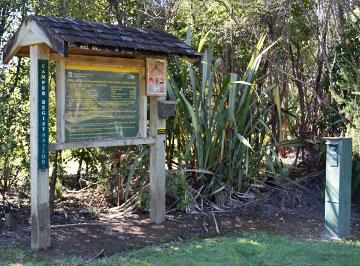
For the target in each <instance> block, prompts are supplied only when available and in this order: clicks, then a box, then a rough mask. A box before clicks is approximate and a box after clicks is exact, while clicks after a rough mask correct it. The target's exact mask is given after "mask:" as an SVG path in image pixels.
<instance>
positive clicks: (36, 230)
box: [30, 45, 50, 251]
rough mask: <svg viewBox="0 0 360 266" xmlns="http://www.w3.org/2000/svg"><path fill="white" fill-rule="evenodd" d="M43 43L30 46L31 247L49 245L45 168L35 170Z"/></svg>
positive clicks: (45, 52) (45, 51)
mask: <svg viewBox="0 0 360 266" xmlns="http://www.w3.org/2000/svg"><path fill="white" fill-rule="evenodd" d="M48 58H49V49H48V47H47V46H45V45H31V46H30V178H31V249H32V250H34V251H37V250H43V249H47V248H48V247H49V246H50V213H49V169H45V170H39V161H38V154H39V116H38V114H39V113H38V108H39V107H38V106H39V98H38V83H39V77H38V71H39V70H38V60H39V59H48Z"/></svg>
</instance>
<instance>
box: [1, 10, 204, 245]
mask: <svg viewBox="0 0 360 266" xmlns="http://www.w3.org/2000/svg"><path fill="white" fill-rule="evenodd" d="M3 56H4V62H5V63H7V62H9V60H10V59H11V58H12V57H13V56H28V57H30V153H31V154H30V176H31V248H32V249H33V250H43V249H47V248H48V247H49V246H50V214H49V151H56V150H64V149H76V148H87V147H111V146H127V145H143V144H146V145H150V219H151V221H152V222H154V223H161V222H163V221H164V219H165V140H166V136H165V124H166V118H167V117H168V116H167V115H161V116H159V115H158V114H159V112H158V106H159V100H161V101H164V100H165V99H166V78H167V73H166V71H167V59H168V57H169V56H180V57H183V58H185V59H188V60H198V59H199V57H200V55H199V54H198V53H197V52H196V51H195V50H194V49H192V48H191V47H190V46H188V45H187V44H185V43H184V42H182V41H181V40H179V39H178V38H176V37H174V36H173V35H171V34H169V33H166V32H163V31H159V30H156V31H153V30H148V29H140V28H131V27H123V26H119V25H110V24H102V23H97V22H92V21H81V20H74V19H69V18H56V17H44V16H30V17H28V19H27V20H26V21H25V22H24V23H23V24H22V25H21V26H20V28H19V30H18V31H17V32H16V34H15V35H14V36H13V37H12V38H11V39H10V41H9V42H8V43H7V44H6V46H5V48H4V55H3ZM49 61H55V62H56V133H57V141H56V143H49V136H48V135H49V123H48V120H49V80H48V79H49ZM148 101H149V103H150V118H149V120H150V123H149V124H150V128H147V125H148V117H147V113H148V112H147V110H148Z"/></svg>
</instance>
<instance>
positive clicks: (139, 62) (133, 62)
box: [50, 53, 145, 68]
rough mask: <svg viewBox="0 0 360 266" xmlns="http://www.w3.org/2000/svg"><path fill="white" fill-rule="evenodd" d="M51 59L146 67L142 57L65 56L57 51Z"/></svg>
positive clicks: (85, 63) (99, 64)
mask: <svg viewBox="0 0 360 266" xmlns="http://www.w3.org/2000/svg"><path fill="white" fill-rule="evenodd" d="M50 59H51V60H53V61H60V60H65V63H66V64H68V65H95V66H107V67H119V68H121V67H135V68H141V67H145V60H144V59H140V58H135V59H129V58H121V57H106V56H94V55H92V56H91V55H71V54H70V55H69V56H68V57H66V58H64V57H62V56H60V55H59V54H56V53H51V54H50Z"/></svg>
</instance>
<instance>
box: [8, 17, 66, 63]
mask: <svg viewBox="0 0 360 266" xmlns="http://www.w3.org/2000/svg"><path fill="white" fill-rule="evenodd" d="M41 43H45V44H46V45H48V46H49V47H50V48H52V49H53V50H55V51H56V52H57V53H59V54H60V55H61V56H62V57H67V56H68V47H67V42H66V41H64V40H63V39H61V37H60V36H59V35H58V34H56V32H53V31H52V30H50V29H48V28H47V27H45V26H44V25H42V23H41V22H39V21H38V20H37V19H36V17H34V16H30V17H29V18H28V19H27V20H25V21H24V23H23V24H22V25H21V26H20V28H19V30H18V31H17V32H16V33H15V34H14V35H13V36H12V37H11V38H10V40H9V41H8V43H7V44H6V45H5V46H4V50H3V61H4V63H5V64H7V63H9V61H10V60H11V59H12V57H13V56H16V54H17V52H18V51H19V50H20V48H21V47H24V46H30V45H35V44H41Z"/></svg>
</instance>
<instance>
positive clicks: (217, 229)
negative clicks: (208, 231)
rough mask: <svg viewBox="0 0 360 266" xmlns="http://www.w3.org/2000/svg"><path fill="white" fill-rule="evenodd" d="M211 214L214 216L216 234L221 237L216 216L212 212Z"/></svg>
mask: <svg viewBox="0 0 360 266" xmlns="http://www.w3.org/2000/svg"><path fill="white" fill-rule="evenodd" d="M211 214H212V217H213V219H214V223H215V229H216V233H218V235H220V230H219V227H218V224H217V221H216V218H215V215H214V213H213V212H211Z"/></svg>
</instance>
